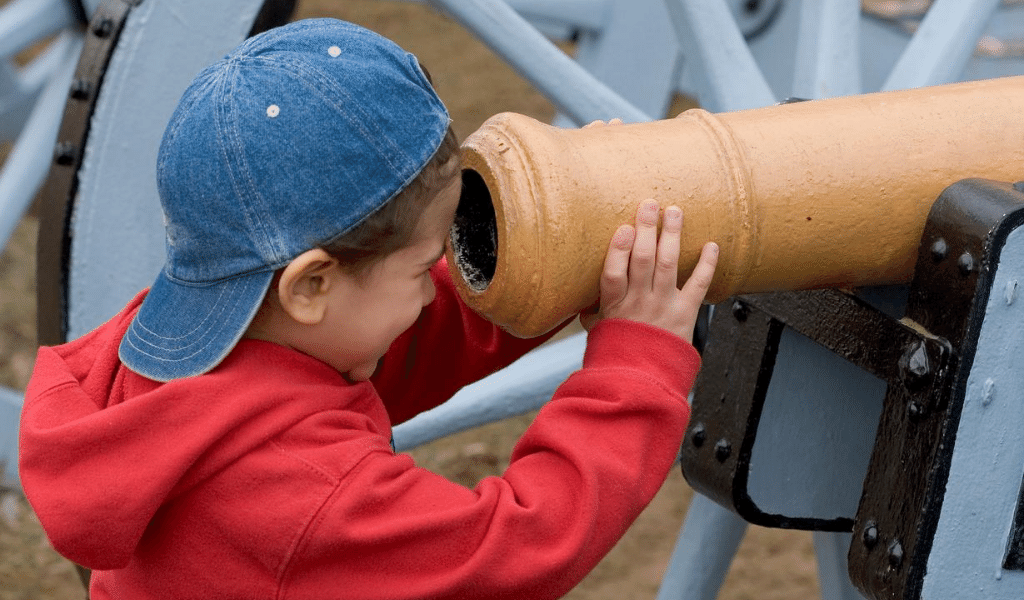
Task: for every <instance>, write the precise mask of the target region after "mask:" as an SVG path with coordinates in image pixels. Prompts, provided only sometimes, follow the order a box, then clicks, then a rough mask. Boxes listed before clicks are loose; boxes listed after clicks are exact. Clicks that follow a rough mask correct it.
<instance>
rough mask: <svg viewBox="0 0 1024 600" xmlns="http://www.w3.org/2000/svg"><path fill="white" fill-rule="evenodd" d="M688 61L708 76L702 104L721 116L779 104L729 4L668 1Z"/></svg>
mask: <svg viewBox="0 0 1024 600" xmlns="http://www.w3.org/2000/svg"><path fill="white" fill-rule="evenodd" d="M665 5H666V7H668V12H669V16H670V17H671V20H672V24H673V26H674V27H675V29H676V35H677V36H678V38H679V47H680V49H681V50H682V53H683V59H684V60H686V61H691V62H692V64H694V65H696V68H697V69H698V70H699V71H701V74H702V75H703V83H704V85H702V86H701V89H702V90H704V92H703V93H702V94H701V96H700V98H698V100H699V101H700V103H701V106H703V107H704V108H705V109H707V110H710V111H714V112H719V111H730V110H741V109H745V108H757V107H760V106H767V105H770V104H774V103H775V95H774V94H773V93H772V91H771V88H769V87H768V82H767V81H766V80H765V77H764V74H762V73H761V69H760V67H758V66H757V62H755V60H754V56H753V54H751V52H750V48H749V47H748V46H747V42H746V40H744V39H743V34H742V33H741V32H740V29H739V26H738V25H737V24H736V19H735V17H733V15H732V12H730V10H729V7H728V5H727V4H726V3H725V2H702V1H697V0H665Z"/></svg>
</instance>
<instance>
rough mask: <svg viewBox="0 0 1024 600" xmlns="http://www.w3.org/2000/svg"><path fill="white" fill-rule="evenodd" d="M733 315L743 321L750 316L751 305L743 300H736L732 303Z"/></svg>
mask: <svg viewBox="0 0 1024 600" xmlns="http://www.w3.org/2000/svg"><path fill="white" fill-rule="evenodd" d="M732 316H733V317H735V318H736V320H737V321H739V322H740V323H742V322H744V321H746V320H747V317H749V316H750V307H749V306H747V305H746V304H744V303H743V302H740V301H739V300H736V301H734V302H733V303H732Z"/></svg>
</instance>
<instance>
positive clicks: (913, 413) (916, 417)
mask: <svg viewBox="0 0 1024 600" xmlns="http://www.w3.org/2000/svg"><path fill="white" fill-rule="evenodd" d="M925 412H926V411H925V408H924V405H923V404H921V403H920V402H918V401H916V400H915V401H912V402H911V403H910V404H908V405H907V416H908V417H910V420H911V421H914V422H915V423H916V422H918V421H920V420H922V419H924V418H925V416H926V415H925Z"/></svg>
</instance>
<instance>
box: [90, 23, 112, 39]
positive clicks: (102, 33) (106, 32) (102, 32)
mask: <svg viewBox="0 0 1024 600" xmlns="http://www.w3.org/2000/svg"><path fill="white" fill-rule="evenodd" d="M113 32H114V21H113V20H112V19H110V18H103V19H100V20H99V21H96V22H95V23H93V25H92V33H93V35H95V36H96V37H98V38H105V37H110V34H111V33H113Z"/></svg>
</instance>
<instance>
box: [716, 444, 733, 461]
mask: <svg viewBox="0 0 1024 600" xmlns="http://www.w3.org/2000/svg"><path fill="white" fill-rule="evenodd" d="M730 455H732V444H730V443H729V440H727V439H725V438H722V439H720V440H718V443H716V444H715V459H716V460H718V462H721V463H724V462H725V461H727V460H729V456H730Z"/></svg>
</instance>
